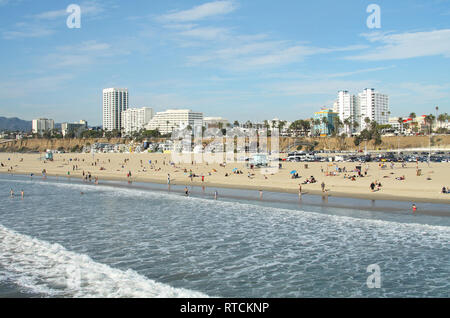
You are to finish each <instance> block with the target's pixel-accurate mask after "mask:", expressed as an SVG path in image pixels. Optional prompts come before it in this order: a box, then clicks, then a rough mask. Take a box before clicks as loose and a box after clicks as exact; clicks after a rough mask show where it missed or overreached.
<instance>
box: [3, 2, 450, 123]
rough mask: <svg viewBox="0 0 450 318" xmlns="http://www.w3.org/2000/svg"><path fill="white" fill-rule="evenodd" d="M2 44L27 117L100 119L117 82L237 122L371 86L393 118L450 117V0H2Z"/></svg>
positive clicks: (11, 110)
mask: <svg viewBox="0 0 450 318" xmlns="http://www.w3.org/2000/svg"><path fill="white" fill-rule="evenodd" d="M70 4H78V5H80V7H81V28H80V29H69V28H68V27H67V26H66V19H67V17H68V15H69V14H68V13H66V8H67V6H68V5H70ZM370 4H377V5H379V6H380V8H381V28H379V29H369V28H368V27H367V24H366V20H367V18H368V16H369V15H370V13H367V12H366V8H367V6H368V5H370ZM0 48H1V50H0V116H6V117H13V116H17V117H19V118H22V119H27V120H31V119H32V118H36V117H49V118H53V119H55V120H56V121H57V122H63V121H69V122H72V121H78V120H79V119H86V120H88V122H89V124H90V125H100V124H101V116H102V114H101V90H102V89H103V88H106V87H126V88H128V89H129V94H130V106H131V107H143V106H149V107H153V108H154V109H155V110H156V111H162V110H165V109H167V108H190V109H192V110H195V111H202V112H203V113H204V114H205V116H222V117H225V118H227V119H228V120H230V121H234V120H239V121H246V120H248V119H251V120H256V121H262V120H264V119H272V118H274V117H278V118H281V119H285V120H289V121H293V120H296V119H301V118H309V117H312V115H313V112H314V111H317V110H318V109H320V107H322V106H330V107H331V106H332V104H333V101H334V99H335V98H336V95H337V92H338V90H343V89H345V90H349V91H350V92H352V93H357V92H359V91H361V90H362V89H364V88H366V87H369V88H375V89H377V90H378V91H380V92H382V93H386V94H389V96H390V106H391V112H392V115H393V116H398V115H399V116H406V115H407V114H409V113H410V112H412V111H414V112H416V113H418V114H429V113H434V107H435V106H439V108H440V111H442V112H450V78H449V74H450V0H430V1H423V0H420V1H417V0H398V1H356V0H354V1H326V0H316V1H300V0H280V1H273V0H272V1H268V0H230V1H225V0H224V1H191V0H170V1H159V0H152V1H148V0H133V1H131V0H130V1H119V0H104V1H100V0H97V1H92V0H86V1H84V0H83V1H79V2H76V0H71V1H64V0H40V1H36V0H0Z"/></svg>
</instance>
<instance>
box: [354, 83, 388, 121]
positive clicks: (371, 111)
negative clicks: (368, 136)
mask: <svg viewBox="0 0 450 318" xmlns="http://www.w3.org/2000/svg"><path fill="white" fill-rule="evenodd" d="M358 100H359V109H360V114H361V115H360V120H361V124H360V127H361V130H364V129H365V128H366V126H367V124H366V121H365V119H366V118H369V119H370V121H376V122H377V123H378V124H380V125H386V124H388V123H389V97H388V96H387V95H385V94H380V93H378V92H375V90H374V89H373V88H366V89H365V90H364V91H363V92H362V93H359V94H358Z"/></svg>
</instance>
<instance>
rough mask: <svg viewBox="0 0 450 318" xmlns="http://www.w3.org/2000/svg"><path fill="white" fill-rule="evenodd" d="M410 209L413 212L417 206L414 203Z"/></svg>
mask: <svg viewBox="0 0 450 318" xmlns="http://www.w3.org/2000/svg"><path fill="white" fill-rule="evenodd" d="M412 211H413V213H416V211H417V207H416V205H415V204H413V205H412Z"/></svg>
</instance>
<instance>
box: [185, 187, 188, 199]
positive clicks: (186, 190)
mask: <svg viewBox="0 0 450 318" xmlns="http://www.w3.org/2000/svg"><path fill="white" fill-rule="evenodd" d="M184 193H185V194H186V196H187V197H188V196H189V190H188V188H187V187H185V188H184Z"/></svg>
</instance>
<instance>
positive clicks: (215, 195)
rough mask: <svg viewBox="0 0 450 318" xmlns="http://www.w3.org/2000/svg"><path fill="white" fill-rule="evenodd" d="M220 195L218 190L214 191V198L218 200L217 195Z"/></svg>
mask: <svg viewBox="0 0 450 318" xmlns="http://www.w3.org/2000/svg"><path fill="white" fill-rule="evenodd" d="M218 195H219V193H218V192H217V190H216V191H214V200H217V196H218Z"/></svg>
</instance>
